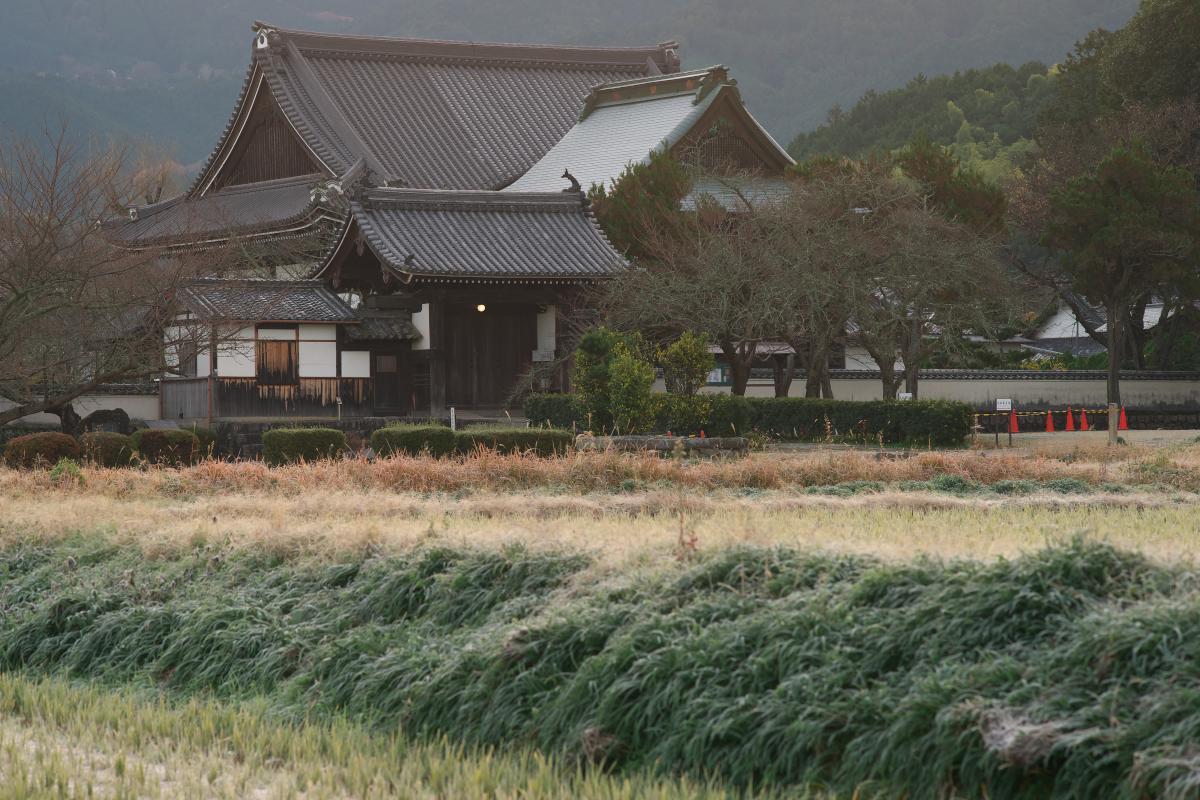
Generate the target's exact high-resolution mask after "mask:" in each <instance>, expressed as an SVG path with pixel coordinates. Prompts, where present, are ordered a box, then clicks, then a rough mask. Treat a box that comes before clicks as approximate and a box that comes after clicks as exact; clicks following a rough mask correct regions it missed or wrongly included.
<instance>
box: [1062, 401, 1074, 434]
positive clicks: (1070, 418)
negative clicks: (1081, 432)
mask: <svg viewBox="0 0 1200 800" xmlns="http://www.w3.org/2000/svg"><path fill="white" fill-rule="evenodd" d="M1064 430H1068V431H1073V430H1075V416H1074V415H1073V414H1072V413H1071V407H1070V406H1067V427H1066V428H1064Z"/></svg>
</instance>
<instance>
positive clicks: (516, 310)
mask: <svg viewBox="0 0 1200 800" xmlns="http://www.w3.org/2000/svg"><path fill="white" fill-rule="evenodd" d="M445 332H446V339H445V341H446V347H445V350H446V404H447V405H451V406H456V407H460V408H499V407H501V406H503V405H504V401H505V400H506V399H507V398H508V395H509V393H510V392H511V391H512V389H513V387H514V386H515V385H516V382H517V379H518V378H519V377H520V376H521V375H522V374H524V373H525V372H528V370H529V368H530V366H531V365H532V361H533V350H534V348H535V347H536V346H537V307H536V306H534V305H532V304H528V303H502V304H500V303H497V304H492V303H487V304H486V306H485V309H484V311H482V312H481V311H479V310H478V308H477V307H476V306H474V305H469V304H451V305H449V306H448V307H447V309H446V328H445Z"/></svg>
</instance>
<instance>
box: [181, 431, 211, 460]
mask: <svg viewBox="0 0 1200 800" xmlns="http://www.w3.org/2000/svg"><path fill="white" fill-rule="evenodd" d="M182 430H185V431H188V432H189V433H194V434H195V435H196V441H197V442H199V443H200V457H201V458H213V457H215V456H216V455H217V451H218V449H219V448H218V446H217V438H218V437H217V432H216V431H214V430H213V429H212V428H205V427H204V426H202V425H195V424H192V425H188V426H187V427H186V428H183V429H182Z"/></svg>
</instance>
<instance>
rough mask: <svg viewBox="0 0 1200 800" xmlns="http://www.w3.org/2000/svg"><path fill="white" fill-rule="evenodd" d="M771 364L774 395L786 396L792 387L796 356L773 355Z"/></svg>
mask: <svg viewBox="0 0 1200 800" xmlns="http://www.w3.org/2000/svg"><path fill="white" fill-rule="evenodd" d="M771 365H772V366H773V367H774V369H775V396H776V397H787V396H788V391H789V390H790V389H791V388H792V375H793V374H795V371H796V357H795V356H791V355H775V356H772V357H771Z"/></svg>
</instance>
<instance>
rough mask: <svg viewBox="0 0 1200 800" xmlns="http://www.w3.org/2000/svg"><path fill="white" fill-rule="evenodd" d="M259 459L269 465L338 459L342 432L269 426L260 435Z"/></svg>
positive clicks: (342, 448) (342, 447) (343, 441)
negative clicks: (260, 454)
mask: <svg viewBox="0 0 1200 800" xmlns="http://www.w3.org/2000/svg"><path fill="white" fill-rule="evenodd" d="M262 446H263V451H262V452H263V461H265V462H266V463H267V464H268V465H269V466H272V467H278V466H280V465H283V464H295V463H296V462H299V461H320V460H322V459H326V458H338V457H339V456H341V455H342V453H344V452H345V450H346V434H344V433H343V432H341V431H339V430H334V429H333V428H272V429H271V430H269V431H266V432H264V433H263V435H262Z"/></svg>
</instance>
